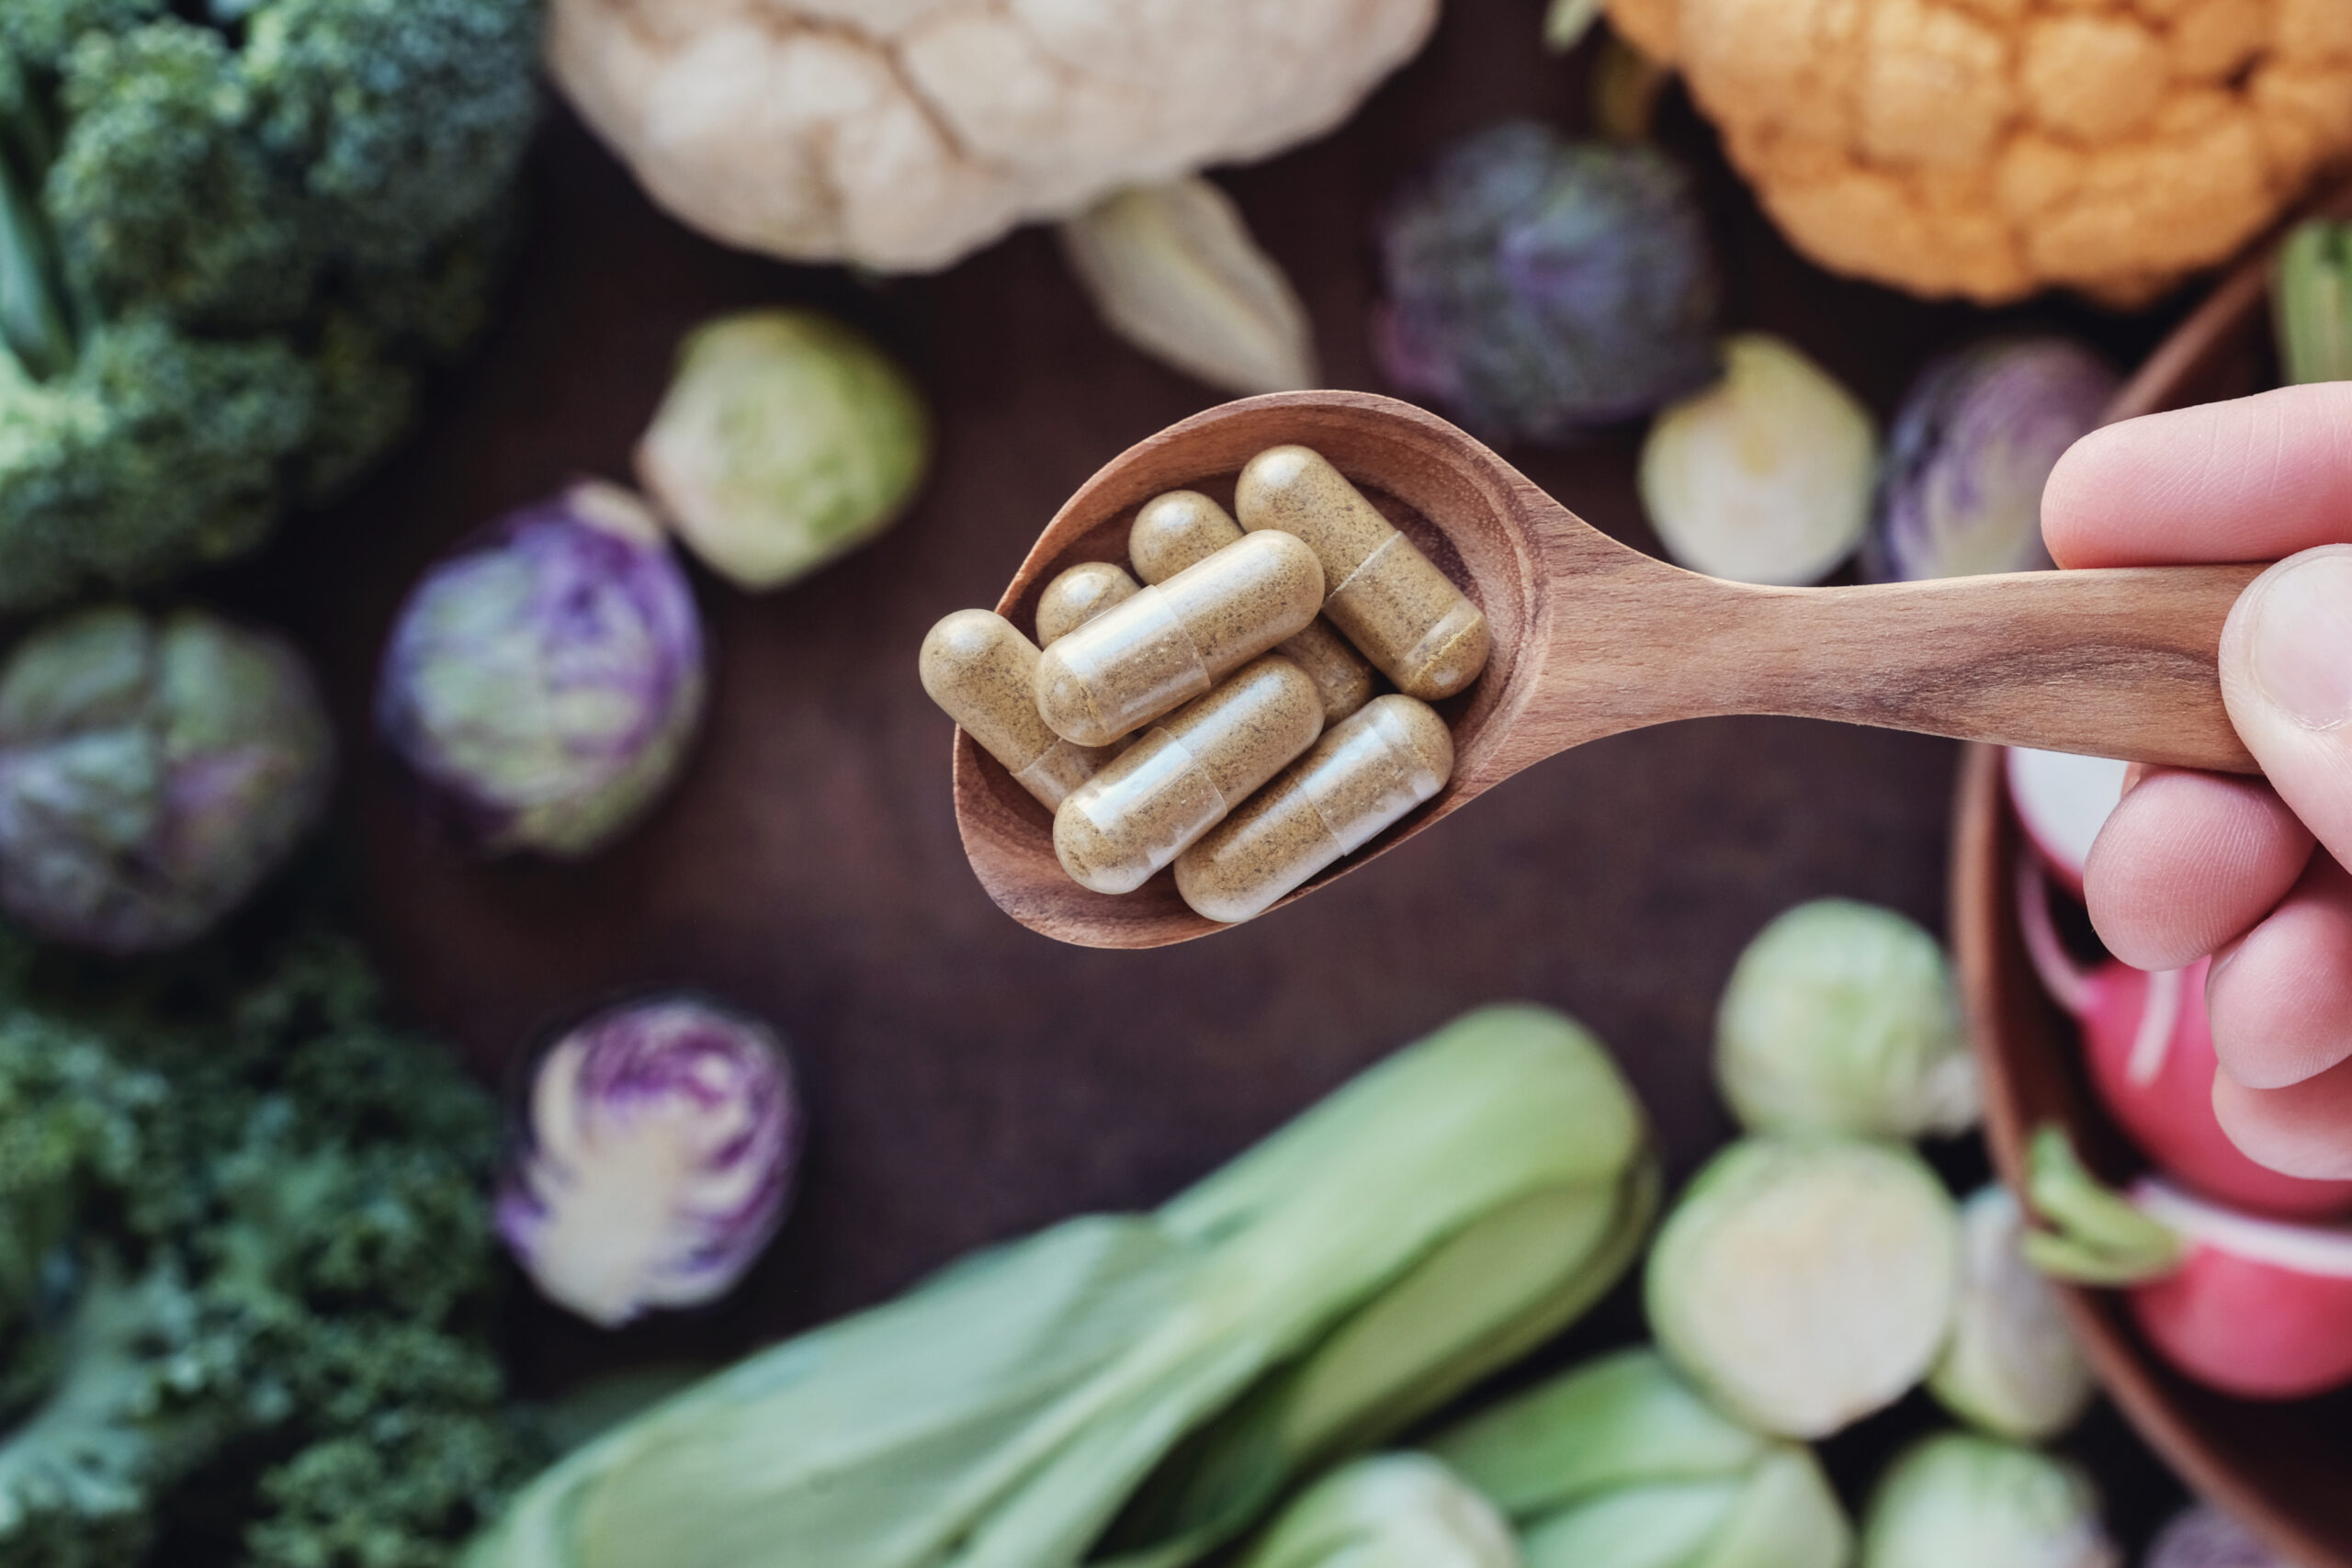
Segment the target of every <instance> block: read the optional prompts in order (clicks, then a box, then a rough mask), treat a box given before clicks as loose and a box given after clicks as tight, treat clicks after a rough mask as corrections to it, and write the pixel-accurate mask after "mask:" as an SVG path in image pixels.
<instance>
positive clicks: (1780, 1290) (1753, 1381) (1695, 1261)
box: [1643, 1137, 1960, 1438]
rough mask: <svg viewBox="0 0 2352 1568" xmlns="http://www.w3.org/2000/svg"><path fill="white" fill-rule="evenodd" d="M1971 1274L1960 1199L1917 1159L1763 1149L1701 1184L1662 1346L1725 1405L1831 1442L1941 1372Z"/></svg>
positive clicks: (1859, 1147) (1705, 1173) (1654, 1319)
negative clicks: (1961, 1290)
mask: <svg viewBox="0 0 2352 1568" xmlns="http://www.w3.org/2000/svg"><path fill="white" fill-rule="evenodd" d="M1959 1272H1960V1227H1959V1222H1958V1217H1957V1215H1956V1214H1955V1213H1954V1212H1953V1208H1952V1201H1951V1198H1950V1197H1949V1196H1948V1195H1947V1194H1946V1193H1945V1191H1944V1190H1943V1187H1942V1185H1941V1184H1940V1183H1939V1182H1938V1181H1937V1179H1936V1178H1935V1173H1934V1172H1932V1171H1930V1170H1929V1169H1928V1168H1927V1167H1926V1166H1925V1165H1924V1164H1922V1163H1921V1162H1920V1160H1919V1158H1918V1156H1916V1155H1914V1154H1912V1153H1911V1151H1910V1150H1908V1149H1901V1148H1895V1147H1894V1146H1891V1145H1883V1144H1873V1143H1865V1142H1861V1141H1859V1140H1844V1139H1819V1140H1808V1141H1796V1140H1790V1139H1781V1138H1767V1137H1749V1138H1744V1139H1742V1140H1740V1141H1739V1142H1738V1143H1736V1144H1733V1145H1730V1146H1729V1147H1728V1148H1725V1149H1724V1150H1723V1151H1722V1152H1721V1153H1719V1154H1717V1155H1716V1156H1715V1157H1714V1158H1713V1159H1712V1160H1710V1161H1708V1163H1707V1164H1706V1165H1705V1166H1704V1167H1703V1168H1701V1170H1700V1172H1699V1174H1698V1175H1697V1176H1696V1177H1694V1178H1692V1179H1691V1185H1690V1187H1689V1189H1688V1190H1685V1191H1684V1193H1683V1194H1682V1198H1681V1201H1679V1203H1677V1204H1676V1205H1675V1208H1674V1211H1673V1213H1670V1214H1668V1216H1667V1220H1666V1224H1665V1225H1664V1226H1662V1227H1661V1228H1660V1229H1659V1231H1658V1236H1657V1245H1656V1246H1655V1247H1652V1248H1651V1249H1650V1258H1649V1268H1648V1272H1647V1274H1646V1275H1645V1277H1644V1280H1643V1297H1644V1300H1645V1304H1646V1305H1647V1307H1648V1309H1649V1319H1650V1329H1651V1332H1653V1333H1654V1334H1656V1335H1657V1342H1658V1346H1659V1348H1661V1349H1663V1350H1665V1351H1666V1353H1667V1354H1668V1356H1670V1357H1672V1358H1673V1359H1674V1363H1675V1365H1676V1366H1678V1367H1679V1368H1680V1369H1681V1370H1682V1371H1683V1373H1684V1374H1685V1375H1686V1376H1688V1377H1689V1378H1690V1379H1691V1381H1692V1382H1695V1383H1697V1384H1698V1386H1699V1387H1700V1389H1701V1390H1702V1391H1703V1392H1704V1393H1706V1394H1707V1395H1708V1396H1709V1397H1711V1398H1712V1399H1713V1400H1714V1402H1715V1403H1716V1404H1720V1405H1722V1406H1723V1407H1724V1409H1725V1410H1726V1411H1728V1412H1730V1413H1731V1414H1732V1415H1733V1416H1737V1417H1738V1418H1739V1419H1740V1420H1742V1421H1745V1422H1747V1424H1748V1425H1750V1426H1752V1427H1761V1428H1763V1429H1764V1430H1765V1431H1768V1432H1777V1433H1780V1434H1781V1435H1783V1436H1786V1437H1792V1438H1821V1437H1826V1436H1828V1435H1829V1434H1830V1433H1832V1432H1835V1431H1837V1430H1838V1429H1839V1428H1840V1427H1844V1426H1846V1425H1847V1424H1848V1423H1849V1422H1851V1421H1854V1420H1857V1419H1859V1418H1860V1417H1861V1416H1867V1415H1869V1414H1871V1412H1872V1411H1875V1410H1880V1409H1883V1408H1884V1407H1885V1406H1887V1405H1889V1404H1893V1403H1894V1401H1895V1400H1897V1399H1899V1398H1901V1397H1902V1396H1903V1394H1904V1393H1905V1391H1907V1390H1908V1389H1910V1388H1911V1387H1912V1385H1913V1384H1915V1383H1917V1382H1918V1381H1919V1380H1920V1378H1922V1377H1924V1376H1925V1375H1926V1374H1927V1371H1928V1367H1929V1366H1930V1365H1932V1364H1933V1363H1934V1360H1935V1358H1936V1352H1937V1351H1938V1350H1939V1349H1940V1348H1942V1346H1943V1341H1944V1336H1945V1334H1946V1333H1947V1331H1948V1330H1949V1329H1950V1327H1951V1316H1952V1304H1953V1297H1954V1294H1955V1292H1956V1291H1957V1289H1958V1286H1959Z"/></svg>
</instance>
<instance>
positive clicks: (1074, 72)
mask: <svg viewBox="0 0 2352 1568" xmlns="http://www.w3.org/2000/svg"><path fill="white" fill-rule="evenodd" d="M1436 10H1437V6H1436V0H553V3H552V6H551V9H550V13H549V20H548V54H549V59H550V63H551V64H552V66H553V69H554V72H555V75H556V79H557V80H558V82H560V84H561V85H562V86H563V89H564V91H565V92H566V93H567V94H568V95H569V96H570V97H571V101H572V103H573V104H574V105H576V106H577V107H578V108H579V109H580V112H581V113H582V115H583V116H584V117H586V118H587V120H588V122H589V123H590V124H591V125H592V126H594V128H595V130H596V131H597V133H598V134H599V135H601V136H602V137H603V138H604V139H605V141H607V142H609V143H610V144H611V145H612V146H613V147H614V148H615V149H616V151H617V152H619V153H620V154H621V156H622V157H623V158H625V159H626V160H627V161H628V163H629V164H630V165H631V167H632V168H634V169H635V171H636V173H637V175H638V177H639V179H640V180H642V181H643V182H644V184H645V186H646V188H647V189H648V190H649V191H650V193H651V194H652V196H653V197H654V199H655V200H657V201H659V202H660V203H661V204H662V206H664V207H666V208H668V209H670V210H671V211H672V212H673V213H675V214H676V215H677V216H678V217H680V218H681V219H683V220H685V221H687V222H689V223H692V224H694V225H695V227H697V228H699V229H701V230H703V231H706V232H708V233H710V234H713V235H715V236H717V237H718V238H719V239H722V240H726V241H729V242H730V243H735V244H739V245H745V246H749V247H752V248H753V249H757V250H762V251H766V252H770V253H772V254H776V255H780V256H786V257H791V258H793V259H796V260H803V261H848V262H854V263H857V264H860V265H866V266H871V267H876V268H879V269H883V270H888V271H922V270H927V269H930V268H933V267H940V266H944V265H948V264H949V263H951V262H954V261H955V260H956V259H957V258H958V257H960V256H962V255H964V254H966V253H967V252H969V251H971V250H973V249H975V248H976V247H978V246H979V245H981V244H984V243H987V242H989V240H992V239H994V238H996V237H997V236H998V235H1000V234H1001V233H1003V232H1004V231H1006V230H1007V229H1010V228H1012V226H1013V225H1015V224H1017V223H1020V222H1023V221H1024V220H1030V219H1035V218H1059V217H1063V216H1066V215H1068V214H1069V213H1072V212H1075V211H1077V210H1079V209H1081V208H1084V207H1087V206H1089V205H1091V203H1093V202H1095V201H1097V200H1099V199H1100V198H1102V197H1105V196H1108V195H1110V194H1111V193H1112V192H1114V191H1116V190H1120V189H1123V188H1125V187H1126V186H1137V185H1149V184H1156V183H1159V182H1162V181H1166V180H1170V179H1172V178H1174V177H1176V176H1179V175H1184V174H1187V173H1189V172H1190V171H1192V170H1193V169H1195V168H1199V167H1201V166H1203V165H1205V164H1214V163H1222V162H1227V161H1232V160H1240V159H1249V158H1255V157H1261V156H1264V155H1265V154H1268V153H1271V152H1275V151H1277V150H1279V149H1281V148H1283V147H1285V146H1288V145H1290V144H1291V143H1293V142H1295V141H1302V140H1305V139H1306V138H1307V137H1311V136H1314V135H1316V134H1317V133H1319V132H1321V131H1323V130H1329V128H1330V127H1332V126H1333V125H1336V124H1337V123H1338V122H1339V121H1340V119H1341V118H1344V117H1345V116H1346V115H1347V114H1348V113H1349V112H1350V111H1351V109H1353V108H1354V107H1355V105H1356V104H1357V102H1358V101H1359V100H1360V99H1361V98H1362V97H1363V95H1364V94H1365V93H1366V92H1368V91H1369V90H1370V89H1371V87H1372V85H1373V84H1374V83H1375V82H1377V81H1378V80H1379V79H1380V78H1381V77H1382V76H1383V75H1385V74H1386V73H1388V72H1389V71H1390V70H1392V69H1394V68H1395V67H1396V66H1397V64H1399V63H1400V62H1403V61H1404V60H1406V59H1407V58H1408V57H1409V56H1410V55H1411V54H1412V53H1413V51H1415V50H1417V49H1418V48H1419V46H1420V43H1421V40H1422V39H1423V38H1424V37H1425V36H1426V35H1427V33H1428V31H1429V28H1430V24H1431V22H1432V21H1433V20H1434V19H1435V16H1436Z"/></svg>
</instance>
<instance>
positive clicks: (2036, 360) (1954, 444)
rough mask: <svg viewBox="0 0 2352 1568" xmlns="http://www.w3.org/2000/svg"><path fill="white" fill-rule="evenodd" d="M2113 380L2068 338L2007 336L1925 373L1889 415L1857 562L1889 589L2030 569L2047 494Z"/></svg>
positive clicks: (2040, 558) (2041, 556)
mask: <svg viewBox="0 0 2352 1568" xmlns="http://www.w3.org/2000/svg"><path fill="white" fill-rule="evenodd" d="M2116 386H2117V381H2116V378H2115V375H2114V373H2113V372H2112V371H2110V370H2109V369H2108V367H2106V366H2105V365H2103V364H2101V363H2100V362H2099V360H2098V356H2096V355H2093V354H2092V353H2091V352H2090V351H2089V350H2088V349H2086V348H2084V347H2082V346H2081V345H2079V344H2074V343H2070V342H2068V341H2067V340H2066V339H2064V338H2055V337H2037V338H2003V339H1996V340H1994V341H1992V342H1989V343H1982V344H1976V345H1975V346H1973V347H1972V348H1966V349H1962V351H1961V352H1959V353H1958V354H1954V355H1949V356H1947V357H1945V358H1943V359H1940V360H1938V361H1937V362H1935V363H1934V364H1932V365H1930V366H1928V368H1927V369H1926V370H1924V371H1922V372H1920V375H1919V378H1918V379H1917V381H1915V382H1913V383H1912V386H1911V390H1910V391H1909V393H1907V394H1906V395H1905V398H1904V400H1903V406H1902V408H1901V410H1900V411H1899V412H1897V413H1896V414H1895V416H1894V431H1893V434H1891V435H1890V436H1889V438H1888V443H1887V457H1886V468H1885V470H1884V473H1883V476H1882V477H1881V479H1880V481H1879V491H1878V498H1877V502H1876V504H1875V505H1874V507H1873V509H1872V517H1871V532H1870V535H1869V537H1868V540H1867V542H1866V543H1865V545H1864V547H1863V554H1862V565H1863V570H1864V571H1865V572H1866V573H1868V575H1870V576H1871V577H1872V578H1875V579H1877V580H1878V581H1883V582H1888V581H1910V580H1913V579H1917V578H1926V577H1971V576H1974V575H1976V574H1978V573H1980V572H1988V571H2032V570H2038V569H2040V568H2043V567H2047V566H2048V565H2050V555H2049V552H2048V551H2047V550H2045V549H2044V548H2043V547H2042V544H2041V487H2042V485H2043V484H2044V483H2045V482H2046V481H2047V480H2048V479H2049V478H2050V470H2051V469H2052V468H2055V467H2057V465H2058V458H2059V455H2060V454H2061V453H2063V452H2064V451H2065V450H2066V448H2067V447H2069V446H2073V445H2074V444H2075V441H2076V440H2077V439H2078V438H2080V437H2081V436H2082V435H2084V434H2086V433H2087V432H2089V431H2090V430H2091V429H2092V428H2094V427H2095V426H2096V425H2098V423H2099V420H2100V417H2101V415H2102V413H2103V412H2105V410H2106V408H2107V405H2108V401H2109V399H2111V398H2113V397H2114V395H2115V389H2116Z"/></svg>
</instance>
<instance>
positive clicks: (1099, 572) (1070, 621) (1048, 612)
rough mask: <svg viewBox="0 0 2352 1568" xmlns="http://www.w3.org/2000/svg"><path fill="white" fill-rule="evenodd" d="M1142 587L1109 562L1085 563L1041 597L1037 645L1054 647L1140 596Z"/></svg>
mask: <svg viewBox="0 0 2352 1568" xmlns="http://www.w3.org/2000/svg"><path fill="white" fill-rule="evenodd" d="M1141 586H1142V585H1141V584H1140V583H1138V582H1136V580H1135V579H1134V578H1132V577H1129V576H1128V575H1127V573H1126V569H1125V568H1124V567H1121V566H1116V565H1114V564H1113V563H1112V562H1110V561H1106V560H1082V561H1080V562H1079V563H1078V564H1077V565H1076V566H1074V567H1071V568H1070V569H1069V570H1067V571H1065V572H1063V573H1062V574H1061V575H1060V576H1058V577H1057V578H1055V579H1054V580H1053V581H1051V582H1048V583H1047V584H1046V591H1045V592H1043V593H1040V594H1039V595H1037V643H1038V646H1039V647H1041V648H1047V647H1051V646H1052V645H1053V644H1055V643H1056V642H1058V641H1060V640H1061V639H1062V638H1063V637H1068V636H1069V634H1070V633H1072V632H1074V631H1076V630H1077V629H1078V628H1079V627H1080V626H1084V625H1085V624H1086V623H1087V622H1089V621H1091V620H1092V619H1093V618H1094V617H1095V616H1097V615H1101V614H1102V613H1103V611H1105V610H1107V609H1109V608H1110V607H1111V606H1112V605H1114V604H1123V603H1125V601H1127V600H1129V599H1132V598H1134V597H1135V596H1136V592H1138V591H1139V590H1140V588H1141Z"/></svg>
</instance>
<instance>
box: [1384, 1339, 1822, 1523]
mask: <svg viewBox="0 0 2352 1568" xmlns="http://www.w3.org/2000/svg"><path fill="white" fill-rule="evenodd" d="M1429 1450H1430V1453H1431V1454H1432V1455H1434V1456H1435V1457H1436V1458H1437V1459H1439V1460H1440V1461H1443V1463H1444V1464H1445V1466H1446V1467H1447V1468H1448V1469H1449V1470H1451V1471H1452V1472H1453V1473H1454V1474H1455V1475H1457V1476H1459V1477H1461V1478H1462V1479H1463V1480H1464V1481H1466V1482H1468V1483H1470V1485H1471V1486H1473V1487H1475V1488H1476V1490H1477V1491H1478V1492H1479V1493H1480V1494H1481V1495H1484V1496H1485V1497H1486V1498H1487V1501H1488V1502H1490V1503H1492V1504H1494V1505H1495V1506H1497V1507H1498V1508H1499V1509H1501V1510H1502V1512H1503V1514H1504V1516H1505V1517H1507V1518H1509V1519H1510V1522H1511V1524H1512V1526H1513V1528H1514V1529H1516V1530H1517V1531H1518V1533H1519V1546H1520V1555H1521V1559H1522V1560H1523V1561H1524V1562H1525V1563H1526V1568H1636V1565H1640V1568H1717V1565H1737V1564H1746V1563H1769V1564H1771V1565H1772V1568H1843V1565H1844V1564H1845V1563H1846V1562H1848V1561H1849V1558H1850V1556H1851V1554H1852V1551H1853V1545H1854V1535H1853V1529H1852V1527H1851V1526H1849V1524H1848V1523H1847V1520H1846V1515H1845V1512H1844V1510H1843V1509H1841V1508H1840V1507H1839V1506H1838V1499H1837V1496H1836V1495H1835V1494H1833V1493H1832V1492H1831V1491H1830V1489H1829V1483H1828V1481H1827V1479H1826V1477H1824V1475H1823V1474H1822V1472H1821V1466H1820V1465H1819V1464H1818V1463H1817V1462H1816V1461H1815V1459H1814V1457H1813V1450H1811V1449H1809V1448H1807V1447H1806V1446H1805V1445H1804V1444H1803V1443H1795V1442H1788V1441H1783V1440H1780V1439H1775V1438H1768V1437H1765V1436H1764V1435H1762V1434H1761V1433H1758V1432H1757V1431H1755V1430H1753V1429H1751V1428H1749V1427H1746V1426H1743V1425H1741V1424H1740V1423H1739V1422H1737V1421H1735V1420H1733V1419H1732V1418H1731V1417H1730V1416H1726V1415H1724V1413H1723V1412H1722V1411H1721V1410H1719V1409H1718V1408H1716V1407H1715V1405H1713V1404H1711V1403H1710V1402H1709V1401H1707V1400H1706V1399H1704V1398H1702V1396H1701V1395H1700V1394H1699V1393H1698V1392H1697V1391H1696V1390H1694V1389H1693V1388H1691V1385H1690V1384H1689V1383H1687V1382H1684V1381H1683V1380H1682V1379H1681V1378H1680V1377H1679V1376H1677V1375H1676V1374H1675V1372H1674V1370H1673V1369H1672V1368H1671V1367H1669V1366H1668V1364H1667V1362H1666V1360H1665V1358H1663V1357H1661V1356H1660V1355H1659V1354H1658V1353H1657V1351H1656V1350H1653V1349H1651V1348H1648V1347H1646V1346H1644V1347H1641V1348H1634V1349H1631V1350H1623V1351H1619V1352H1617V1353H1616V1354H1614V1355H1610V1356H1604V1357H1602V1358H1600V1359H1599V1360H1595V1361H1590V1362H1588V1363H1586V1364H1585V1365H1583V1366H1581V1367H1577V1368H1574V1369H1572V1370H1570V1371H1567V1372H1565V1373H1563V1374H1561V1375H1560V1376H1558V1377H1555V1378H1554V1379H1552V1380H1551V1381H1550V1382H1544V1383H1541V1384H1539V1385H1537V1386H1536V1387H1535V1388H1533V1389H1531V1390H1529V1391H1528V1392H1527V1393H1523V1394H1521V1395H1519V1396H1518V1397H1517V1398H1515V1399H1511V1400H1509V1401H1507V1402H1505V1403H1504V1404H1499V1405H1497V1406H1495V1407H1494V1408H1493V1409H1491V1410H1487V1411H1486V1412H1484V1413H1482V1414H1480V1415H1477V1416H1473V1417H1471V1418H1470V1419H1469V1420H1467V1421H1465V1422H1464V1423H1463V1424H1462V1425H1460V1426H1458V1427H1453V1428H1452V1429H1451V1430H1449V1431H1446V1432H1444V1433H1442V1434H1440V1435H1439V1437H1438V1438H1436V1439H1435V1440H1434V1441H1432V1442H1431V1443H1430V1445H1429Z"/></svg>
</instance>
